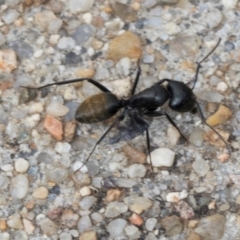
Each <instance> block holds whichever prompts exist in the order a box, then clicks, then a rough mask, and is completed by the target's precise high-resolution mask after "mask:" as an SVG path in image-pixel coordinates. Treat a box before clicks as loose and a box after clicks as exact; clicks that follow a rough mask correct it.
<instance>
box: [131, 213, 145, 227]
mask: <svg viewBox="0 0 240 240" xmlns="http://www.w3.org/2000/svg"><path fill="white" fill-rule="evenodd" d="M129 220H130V222H131V224H133V225H135V226H139V227H140V226H141V225H142V224H143V219H142V218H141V217H140V216H139V215H138V214H136V213H133V214H132V215H131V216H130V218H129Z"/></svg>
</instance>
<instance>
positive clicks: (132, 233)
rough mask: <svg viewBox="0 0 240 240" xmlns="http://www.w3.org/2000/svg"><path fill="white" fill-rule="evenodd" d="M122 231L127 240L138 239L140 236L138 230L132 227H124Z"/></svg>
mask: <svg viewBox="0 0 240 240" xmlns="http://www.w3.org/2000/svg"><path fill="white" fill-rule="evenodd" d="M124 230H125V233H126V235H127V236H128V238H129V239H139V238H140V236H141V232H140V231H139V229H138V228H137V227H135V226H133V225H131V226H126V227H125V229H124Z"/></svg>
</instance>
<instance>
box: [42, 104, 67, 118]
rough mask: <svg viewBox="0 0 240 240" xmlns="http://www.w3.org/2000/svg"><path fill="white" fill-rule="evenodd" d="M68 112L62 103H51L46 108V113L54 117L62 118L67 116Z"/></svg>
mask: <svg viewBox="0 0 240 240" xmlns="http://www.w3.org/2000/svg"><path fill="white" fill-rule="evenodd" d="M68 111H69V109H68V108H67V107H66V106H64V105H63V104H61V103H60V102H51V103H50V104H49V105H48V106H47V108H46V112H47V113H48V114H50V115H52V116H53V117H62V116H64V115H66V114H67V112H68Z"/></svg>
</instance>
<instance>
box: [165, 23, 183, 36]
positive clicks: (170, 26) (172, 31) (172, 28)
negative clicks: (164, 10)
mask: <svg viewBox="0 0 240 240" xmlns="http://www.w3.org/2000/svg"><path fill="white" fill-rule="evenodd" d="M180 30H181V29H180V27H179V26H178V25H177V24H176V23H174V22H169V23H167V24H166V25H165V32H166V33H167V34H169V35H176V34H177V33H179V32H180Z"/></svg>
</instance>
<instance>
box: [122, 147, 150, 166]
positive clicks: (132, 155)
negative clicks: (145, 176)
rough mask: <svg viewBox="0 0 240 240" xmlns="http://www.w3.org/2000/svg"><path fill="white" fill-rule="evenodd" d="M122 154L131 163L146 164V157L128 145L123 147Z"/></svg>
mask: <svg viewBox="0 0 240 240" xmlns="http://www.w3.org/2000/svg"><path fill="white" fill-rule="evenodd" d="M123 152H124V153H125V154H126V156H127V158H128V159H129V160H130V161H131V162H133V163H139V164H144V163H145V162H146V155H145V154H144V153H143V152H140V151H139V150H137V149H135V148H133V147H131V146H130V145H125V146H124V147H123Z"/></svg>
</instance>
